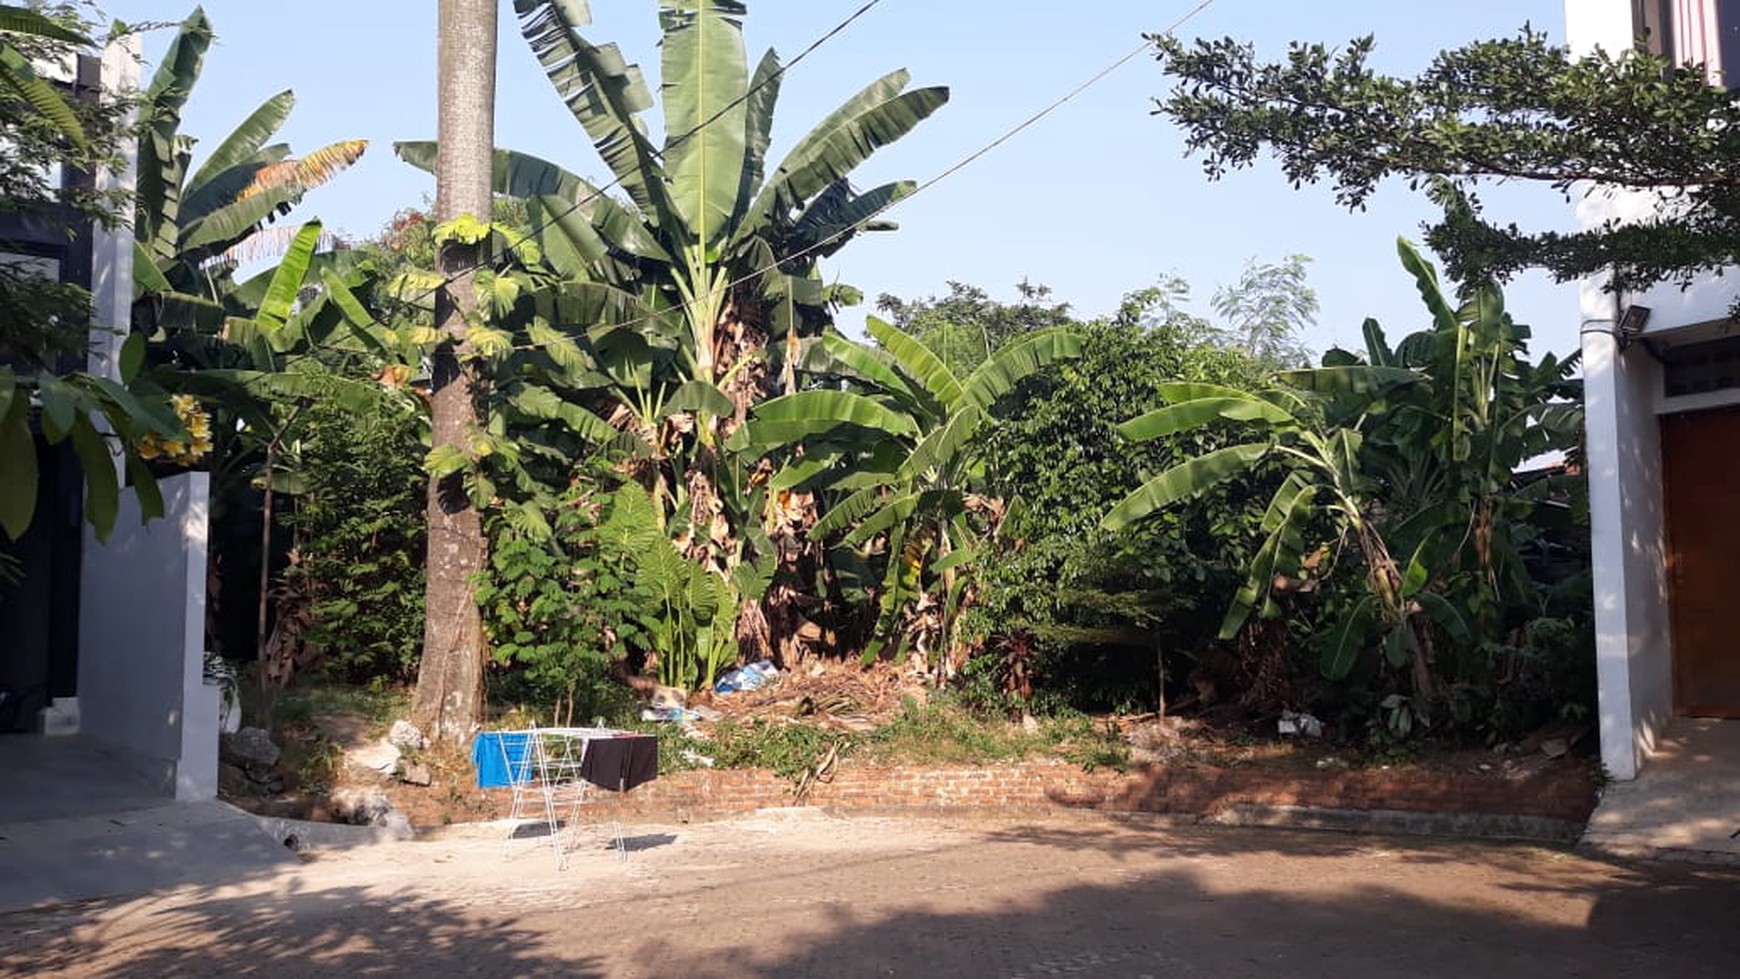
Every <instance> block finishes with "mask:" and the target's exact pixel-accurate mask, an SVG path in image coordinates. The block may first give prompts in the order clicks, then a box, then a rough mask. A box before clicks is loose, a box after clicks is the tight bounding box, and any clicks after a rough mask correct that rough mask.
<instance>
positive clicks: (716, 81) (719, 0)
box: [397, 0, 948, 562]
mask: <svg viewBox="0 0 1740 979" xmlns="http://www.w3.org/2000/svg"><path fill="white" fill-rule="evenodd" d="M514 8H515V10H516V11H517V12H518V14H519V15H520V26H521V33H522V34H523V35H524V36H525V38H526V41H527V43H528V44H529V45H530V47H531V49H532V52H533V53H534V54H535V55H536V56H537V58H538V60H539V62H540V63H541V64H542V65H543V66H544V68H545V71H546V73H547V74H548V76H549V78H550V81H551V84H552V85H553V86H554V87H555V89H556V92H557V94H558V95H559V96H560V97H561V98H562V100H563V101H564V103H566V104H567V106H568V108H569V110H570V111H571V112H572V113H573V114H574V116H575V118H576V119H577V120H578V121H579V122H580V124H581V126H582V127H583V128H584V129H585V130H586V132H587V134H588V136H589V137H591V139H592V141H593V144H594V146H595V148H596V150H597V152H598V154H599V156H600V157H601V158H602V159H603V161H604V163H605V164H606V166H607V167H608V168H609V170H610V171H611V175H612V178H613V180H612V183H613V184H614V185H615V186H618V187H620V188H621V192H622V193H623V194H624V195H625V196H626V197H627V200H626V201H621V200H619V199H617V198H615V197H613V196H611V195H609V194H606V193H603V192H602V191H601V189H600V188H599V187H597V186H595V185H594V184H592V183H591V182H589V181H587V180H585V179H583V178H581V177H579V176H577V175H576V174H574V173H572V172H570V171H567V170H564V169H562V168H561V167H558V166H556V165H554V164H551V163H549V162H548V161H544V160H540V159H538V158H536V157H532V156H529V155H525V154H519V153H512V152H505V151H498V153H497V169H496V184H497V187H496V189H497V190H498V192H501V193H508V194H516V195H524V196H526V197H527V198H528V200H530V201H531V202H532V204H533V206H532V209H531V215H530V217H531V221H532V223H533V225H534V226H537V227H540V228H541V229H542V234H541V238H540V244H541V245H542V246H543V250H544V252H545V254H546V256H547V258H548V260H549V262H550V264H551V265H552V266H553V267H555V268H556V269H558V270H560V271H562V272H563V273H564V274H566V275H569V276H571V277H573V278H576V279H583V280H587V281H592V282H595V283H599V284H601V285H605V286H609V287H612V288H616V289H620V290H623V291H625V292H627V293H630V294H633V295H635V296H637V297H639V300H638V301H640V302H642V303H644V304H646V305H649V306H657V307H659V308H662V309H664V310H667V311H668V314H667V315H666V316H664V317H661V318H660V319H659V320H658V322H657V324H656V327H655V328H656V330H657V331H658V332H659V333H661V334H662V335H661V336H660V337H658V338H657V340H658V342H660V343H661V345H665V346H667V348H668V349H671V350H672V351H673V352H674V356H673V360H672V364H671V367H672V369H673V370H674V371H676V372H677V374H678V376H679V377H680V380H681V381H682V382H686V381H699V382H702V383H705V384H708V385H713V386H716V387H718V388H719V389H720V390H722V391H723V392H725V394H726V395H727V397H728V398H729V399H730V403H731V410H730V411H729V412H721V413H718V414H715V413H713V412H711V411H705V410H703V411H697V412H695V413H694V431H693V439H694V441H696V442H697V443H698V448H697V451H695V452H694V453H693V454H692V460H693V461H692V464H691V470H690V471H689V472H688V473H685V474H684V479H683V481H684V482H685V483H687V484H689V485H691V486H692V487H693V488H694V489H695V491H696V492H699V493H702V494H717V495H721V496H723V497H727V498H725V499H723V501H722V502H723V503H724V504H725V506H726V507H727V510H728V511H736V512H734V513H731V514H730V516H729V517H728V519H730V520H732V522H733V523H734V524H735V523H738V522H741V521H744V520H747V519H748V518H749V517H750V516H751V515H750V514H749V513H748V511H747V509H746V508H745V507H742V506H740V505H737V504H738V503H739V502H740V501H733V500H731V499H729V498H728V497H729V494H728V493H726V494H720V493H719V489H720V487H718V485H717V484H718V483H719V482H720V481H721V480H722V479H729V478H730V477H726V476H725V475H724V473H723V470H724V469H725V468H726V467H728V466H729V465H730V464H731V463H730V461H729V460H724V459H721V458H720V457H719V456H718V453H717V446H718V444H719V442H720V441H721V439H722V438H723V437H724V436H725V435H726V434H728V433H729V431H730V430H731V429H733V428H735V427H736V425H737V424H739V423H741V421H742V420H743V418H744V417H745V415H746V414H747V412H748V409H749V407H750V406H751V405H752V404H754V403H755V402H756V401H758V400H760V399H761V398H763V397H765V396H766V395H767V394H768V393H769V392H770V391H771V390H772V389H773V386H774V384H775V378H774V375H773V371H772V369H771V366H770V365H771V364H772V363H773V362H775V360H776V359H777V358H778V357H779V356H780V352H779V350H778V349H774V350H769V349H768V342H769V340H770V339H781V338H784V339H787V341H788V343H787V349H788V350H789V349H791V348H793V347H795V342H796V341H797V339H798V338H799V336H800V335H801V334H806V333H814V332H816V331H817V330H819V328H820V326H821V325H822V324H823V323H825V322H826V321H827V320H828V317H829V314H828V310H829V307H830V305H831V304H832V303H834V302H836V301H839V300H841V299H844V298H851V294H850V293H848V292H847V291H846V290H842V289H839V288H837V287H829V286H827V285H824V284H823V283H822V282H821V281H820V278H819V276H818V274H817V272H816V261H817V260H818V259H819V258H821V257H825V256H827V255H831V254H833V253H834V252H836V251H838V250H839V249H840V248H841V247H843V246H844V245H845V244H846V243H847V242H848V241H850V240H851V238H853V237H854V236H855V235H856V234H857V233H859V232H860V231H863V230H879V229H883V228H888V227H892V226H891V225H889V224H887V223H885V222H883V223H877V222H874V221H873V220H872V218H873V216H874V215H875V214H876V213H878V212H879V211H880V210H881V209H882V208H884V207H886V206H887V205H889V204H892V203H893V202H895V201H898V200H899V199H901V198H902V197H904V196H906V195H907V194H910V193H911V192H912V191H913V190H914V189H915V187H916V185H915V184H914V183H913V182H912V181H897V182H893V183H888V184H884V185H881V186H879V187H876V188H874V189H872V190H869V191H865V192H862V193H859V192H857V191H854V190H853V189H852V187H851V185H850V183H849V182H848V180H847V177H848V175H849V174H850V173H851V171H852V170H853V169H855V168H856V167H857V166H858V165H859V164H860V163H862V162H863V161H864V160H865V159H867V158H868V157H869V156H870V155H871V154H872V153H874V152H875V151H876V150H877V149H879V148H881V147H883V146H885V145H887V144H889V143H892V142H894V141H895V140H897V139H899V138H900V137H901V136H903V135H905V134H906V133H907V132H909V131H911V129H912V128H913V127H915V126H916V125H917V124H918V123H919V122H921V121H923V120H924V119H925V118H927V117H928V116H929V115H930V114H931V113H932V112H934V111H936V109H938V108H940V107H941V106H942V105H943V104H944V103H946V102H947V100H948V91H947V89H945V88H941V87H928V88H919V89H914V90H911V91H907V90H906V87H907V84H908V80H909V76H908V75H907V73H906V72H904V71H897V72H894V73H891V74H889V75H887V76H884V77H883V78H881V79H879V80H878V81H876V82H875V83H873V84H871V85H870V86H868V87H866V88H865V89H864V90H863V91H861V92H859V93H858V94H857V95H855V96H854V97H853V98H851V99H850V100H848V101H847V102H846V103H845V104H844V105H842V106H841V107H840V108H839V109H837V110H836V111H835V112H833V113H832V114H830V115H829V116H828V117H827V118H826V119H824V120H823V122H822V123H821V124H820V125H819V126H817V127H816V128H815V129H814V130H812V131H811V132H810V133H809V134H808V135H806V136H804V137H803V138H802V139H800V140H799V141H798V142H797V143H796V144H795V145H794V146H793V148H792V150H791V152H790V153H789V154H787V156H786V157H785V159H784V160H783V161H782V162H781V163H780V164H779V165H778V166H777V167H775V168H774V169H773V170H772V171H771V173H770V172H769V171H768V168H767V160H766V152H767V148H768V145H769V142H770V140H771V135H772V126H773V113H774V108H775V105H776V103H777V100H778V96H779V88H780V76H781V68H780V62H779V58H778V56H777V55H776V54H775V53H773V52H771V51H769V52H768V53H767V54H766V55H764V56H763V57H762V58H761V60H760V61H759V62H758V63H757V64H756V66H755V68H754V70H753V71H751V70H750V68H749V63H748V59H747V57H746V55H745V51H744V44H743V37H742V17H743V15H744V13H745V8H744V6H743V5H742V4H740V3H735V2H728V0H710V2H703V0H670V2H666V3H663V4H661V6H660V10H659V20H660V25H661V27H662V32H663V39H662V41H661V45H660V47H661V52H662V55H661V73H662V76H663V77H662V82H661V85H660V88H659V91H660V94H661V96H662V98H663V104H664V131H665V133H666V136H665V140H664V142H663V144H662V145H655V144H654V143H653V141H652V140H651V138H650V137H649V136H648V135H647V126H646V123H645V122H644V121H643V118H642V114H643V113H644V112H645V111H646V110H648V109H650V108H651V107H652V106H653V104H654V103H653V98H652V94H651V91H650V89H649V88H648V86H647V84H646V82H645V80H644V78H643V76H642V74H641V70H640V68H639V67H638V66H636V65H633V64H630V63H628V61H627V60H626V59H625V58H624V57H623V55H622V52H621V51H620V50H619V49H618V48H617V46H616V45H614V44H604V45H599V44H594V43H593V42H591V41H589V40H587V39H586V38H585V37H583V36H582V35H581V33H580V31H579V29H580V28H581V27H582V26H584V25H585V23H586V22H587V21H588V19H589V12H588V9H587V5H586V3H584V2H581V0H562V2H557V0H515V4H514ZM397 150H398V152H399V154H400V156H402V157H403V158H404V159H406V160H407V161H408V162H411V163H413V164H414V165H417V166H421V167H424V168H425V169H427V168H429V167H431V166H433V162H434V157H435V147H434V144H432V143H400V144H398V145H397ZM592 325H594V324H592V323H582V324H579V326H580V327H581V328H586V327H590V326H592ZM712 509H713V508H712V506H705V507H702V508H701V510H702V511H711V510H712ZM704 519H709V518H704ZM691 532H692V535H693V537H694V538H695V539H697V540H701V539H707V538H708V537H710V536H711V534H710V533H709V530H708V528H707V527H705V526H698V527H695V528H692V530H691ZM721 559H722V555H721V554H719V553H715V554H713V555H712V556H711V560H713V561H715V562H718V561H719V560H721Z"/></svg>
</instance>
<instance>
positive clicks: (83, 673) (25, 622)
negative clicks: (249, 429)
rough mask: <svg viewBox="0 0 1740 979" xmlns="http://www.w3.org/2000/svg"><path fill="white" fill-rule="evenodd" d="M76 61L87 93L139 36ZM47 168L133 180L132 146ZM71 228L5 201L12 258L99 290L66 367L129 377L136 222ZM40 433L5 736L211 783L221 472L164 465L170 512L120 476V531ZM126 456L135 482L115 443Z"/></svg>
mask: <svg viewBox="0 0 1740 979" xmlns="http://www.w3.org/2000/svg"><path fill="white" fill-rule="evenodd" d="M69 67H70V68H71V69H72V76H71V77H66V78H63V79H62V81H64V82H65V83H66V84H67V85H68V86H69V87H70V88H71V89H72V90H73V92H74V94H75V96H76V95H77V94H78V93H79V92H80V91H86V92H90V91H95V90H98V89H101V90H105V91H111V92H115V91H127V90H131V89H134V88H136V87H137V85H138V78H139V65H138V50H137V39H136V38H130V39H128V41H125V42H121V43H117V44H115V45H111V47H110V48H109V50H107V51H105V52H103V54H102V55H101V56H100V57H99V56H96V55H91V56H81V57H79V58H78V59H77V63H76V65H74V66H69ZM51 177H52V178H53V179H55V180H57V181H60V182H77V181H84V182H87V184H88V182H90V181H93V180H94V181H96V182H97V185H98V187H99V189H102V190H113V191H120V192H123V193H125V192H129V191H131V190H132V188H133V187H134V154H133V153H131V152H129V153H126V154H124V159H123V162H122V165H121V166H119V167H117V168H115V169H114V170H112V171H105V172H101V173H97V174H94V175H92V174H79V173H60V174H52V175H51ZM75 232H76V233H75V234H74V235H72V236H71V238H70V239H69V238H68V236H67V235H66V234H65V233H64V231H63V230H62V229H61V228H59V227H54V228H47V227H43V228H37V227H33V226H32V225H31V223H30V222H28V221H25V220H21V219H19V217H18V216H16V215H5V214H0V261H9V262H14V263H25V264H28V265H29V266H30V267H31V268H32V269H33V270H35V271H37V272H39V273H40V274H43V275H48V276H54V277H57V278H60V279H61V280H62V281H66V282H73V283H76V284H78V285H80V286H83V287H85V288H87V289H89V290H90V292H91V296H92V301H93V305H94V316H93V317H92V329H91V335H90V345H89V353H88V356H87V359H86V362H84V363H76V362H75V363H70V364H61V365H59V369H60V370H84V371H88V372H90V373H92V374H98V375H103V376H107V377H110V378H114V379H117V380H118V379H119V377H120V362H119V356H120V344H121V340H122V338H123V337H124V336H125V335H126V331H127V330H128V329H129V328H130V324H131V319H132V303H133V253H134V244H133V235H132V232H131V230H130V229H129V228H127V227H125V226H119V227H115V228H102V227H97V226H91V227H85V228H78V229H75ZM37 449H38V462H39V465H38V469H39V472H40V473H41V474H42V479H41V482H40V483H39V485H38V488H37V490H38V491H37V501H38V502H37V512H36V515H35V517H34V518H33V520H32V523H31V528H30V530H29V531H28V532H27V533H26V534H25V536H24V537H23V538H21V539H20V540H19V541H17V542H15V543H14V544H13V545H10V546H9V548H8V549H9V551H10V552H11V553H13V554H14V556H15V557H17V558H18V559H19V561H20V564H21V567H22V571H23V578H22V581H21V583H19V584H18V585H16V586H14V587H12V588H11V589H9V590H8V593H6V594H4V595H0V688H3V689H5V690H6V691H7V692H8V695H9V698H10V703H9V705H8V709H7V710H6V711H4V712H0V720H3V721H4V722H5V725H4V729H0V736H4V737H78V738H80V739H81V740H83V741H84V742H86V743H88V744H90V745H91V746H93V747H96V748H98V749H100V750H102V751H103V752H105V753H106V754H109V755H111V756H113V757H114V758H115V759H117V760H118V761H120V762H121V763H122V764H124V765H125V766H126V767H127V768H129V769H131V770H132V771H133V772H134V773H135V774H136V775H138V776H140V777H141V778H142V779H144V780H145V781H147V782H148V783H150V784H151V785H153V786H155V787H156V788H157V789H158V790H159V791H161V792H162V793H163V794H165V795H171V796H174V797H176V798H178V799H207V798H212V797H214V796H215V795H216V794H217V765H218V760H217V750H218V726H219V707H220V701H221V691H220V689H219V688H218V687H215V686H211V685H208V684H207V683H206V682H205V669H204V659H205V657H204V649H205V596H206V533H207V507H208V505H207V498H208V495H209V488H208V479H209V477H208V476H207V474H205V473H186V474H182V475H178V476H174V477H172V478H169V479H165V480H162V481H161V482H160V489H161V492H162V495H163V500H164V517H163V518H161V519H157V520H153V521H151V522H150V523H148V524H147V523H144V522H143V521H142V520H141V519H140V512H139V503H138V500H137V498H136V497H135V496H134V494H133V491H132V490H131V489H130V488H126V489H123V491H122V493H121V499H120V513H119V516H118V519H117V520H116V524H115V529H114V532H113V533H112V534H110V536H109V538H108V540H106V541H98V540H97V539H96V537H95V535H94V533H93V532H92V530H91V528H90V526H89V525H88V524H87V523H86V522H85V521H84V520H83V516H82V509H83V507H82V496H81V494H82V491H83V477H82V470H81V469H80V467H79V465H78V462H77V460H76V459H75V458H74V456H73V453H72V452H71V451H70V447H69V446H68V445H66V444H65V443H62V444H60V445H57V446H49V445H47V444H46V443H44V442H42V441H41V440H40V438H39V439H38V447H37ZM114 461H115V465H116V467H117V473H118V474H119V475H120V476H121V477H122V482H123V485H124V484H125V472H124V468H123V465H122V460H121V458H120V457H119V455H118V453H117V455H116V458H115V460H114ZM14 788H15V789H18V788H19V787H17V786H14ZM23 791H28V788H25V789H23Z"/></svg>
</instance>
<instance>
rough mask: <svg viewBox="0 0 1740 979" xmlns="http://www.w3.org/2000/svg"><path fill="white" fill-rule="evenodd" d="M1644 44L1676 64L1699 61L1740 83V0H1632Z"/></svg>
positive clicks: (1717, 74)
mask: <svg viewBox="0 0 1740 979" xmlns="http://www.w3.org/2000/svg"><path fill="white" fill-rule="evenodd" d="M1631 24H1632V30H1633V32H1634V33H1635V34H1636V35H1637V38H1638V43H1639V44H1640V45H1641V46H1642V47H1644V48H1646V49H1647V50H1649V51H1650V52H1651V53H1653V54H1659V55H1662V56H1663V57H1665V58H1667V59H1668V60H1669V61H1671V62H1673V63H1674V64H1676V65H1680V64H1684V63H1686V62H1688V61H1690V62H1699V63H1702V64H1703V65H1705V66H1706V67H1708V68H1709V69H1710V70H1711V72H1712V79H1713V80H1720V81H1721V82H1722V83H1723V84H1725V85H1726V86H1727V87H1728V88H1740V0H1631Z"/></svg>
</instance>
